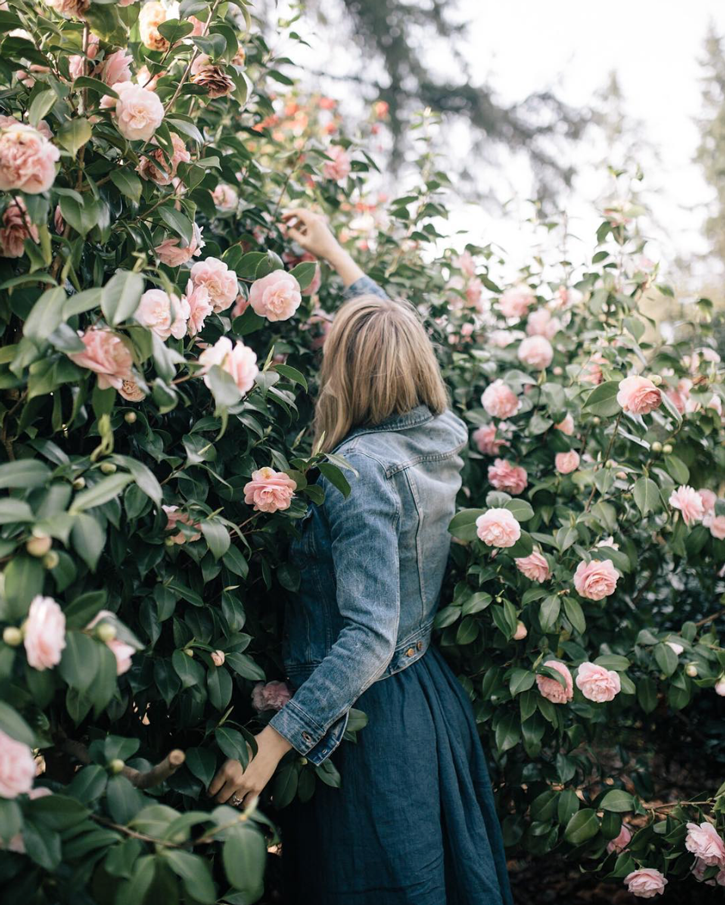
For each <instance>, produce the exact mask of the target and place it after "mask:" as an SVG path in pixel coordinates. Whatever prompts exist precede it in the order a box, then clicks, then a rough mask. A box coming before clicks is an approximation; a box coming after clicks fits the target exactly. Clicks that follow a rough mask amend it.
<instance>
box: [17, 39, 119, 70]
mask: <svg viewBox="0 0 725 905" xmlns="http://www.w3.org/2000/svg"><path fill="white" fill-rule="evenodd" d="M28 37H29V38H30V35H28ZM100 49H101V48H100V39H99V37H98V35H94V34H93V32H90V33H89V35H88V45H87V47H86V56H85V57H84V56H83V55H82V54H73V56H72V57H68V74H69V75H70V77H71V79H73V80H74V81H75V79H77V78H79V77H80V76H82V75H84V74H85V75H91V74H92V69H93V67H92V66H89V65H88V62H87V60H86V57H88V60H95V58H96V57H97V56H98V51H99V50H100ZM119 81H120V80H119Z"/></svg>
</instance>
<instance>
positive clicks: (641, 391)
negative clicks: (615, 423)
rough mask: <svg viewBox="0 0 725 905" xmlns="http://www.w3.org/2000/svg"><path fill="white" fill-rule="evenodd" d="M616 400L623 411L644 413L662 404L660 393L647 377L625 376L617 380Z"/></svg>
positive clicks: (635, 413) (637, 413)
mask: <svg viewBox="0 0 725 905" xmlns="http://www.w3.org/2000/svg"><path fill="white" fill-rule="evenodd" d="M617 402H618V403H619V404H620V405H621V406H622V410H623V411H625V412H631V414H633V415H646V414H647V413H648V412H651V411H653V410H654V409H656V408H659V407H660V405H661V404H662V393H661V392H660V390H659V387H656V386H655V385H654V384H653V383H652V381H651V380H650V379H649V377H639V376H637V375H635V376H632V377H625V378H624V380H620V382H619V392H618V393H617Z"/></svg>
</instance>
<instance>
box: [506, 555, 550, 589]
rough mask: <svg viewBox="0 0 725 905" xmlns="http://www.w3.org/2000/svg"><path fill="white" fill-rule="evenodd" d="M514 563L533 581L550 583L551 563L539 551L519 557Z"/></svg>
mask: <svg viewBox="0 0 725 905" xmlns="http://www.w3.org/2000/svg"><path fill="white" fill-rule="evenodd" d="M514 562H515V563H516V568H517V569H518V570H519V572H521V573H522V574H523V575H525V576H526V577H527V578H530V579H531V581H537V582H539V584H541V582H542V581H548V579H549V578H550V577H551V571H550V570H549V563H548V561H547V559H546V557H545V556H544V555H543V554H542V553H540V552H539V551H538V550H534V552H533V553H529V555H528V556H519V557H518V558H517V559H515V560H514Z"/></svg>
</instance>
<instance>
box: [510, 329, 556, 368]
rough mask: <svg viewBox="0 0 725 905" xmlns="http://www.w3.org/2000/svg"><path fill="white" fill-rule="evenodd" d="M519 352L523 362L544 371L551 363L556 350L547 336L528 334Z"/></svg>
mask: <svg viewBox="0 0 725 905" xmlns="http://www.w3.org/2000/svg"><path fill="white" fill-rule="evenodd" d="M517 354H518V357H519V361H521V362H523V364H525V365H528V366H529V367H530V368H535V369H536V370H537V371H543V370H544V368H548V367H549V365H550V364H551V360H552V359H553V357H554V350H553V348H552V347H551V343H550V342H549V340H548V339H547V338H546V337H545V336H527V337H526V339H524V340H523V341H522V342H521V345H520V346H519V351H518V353H517Z"/></svg>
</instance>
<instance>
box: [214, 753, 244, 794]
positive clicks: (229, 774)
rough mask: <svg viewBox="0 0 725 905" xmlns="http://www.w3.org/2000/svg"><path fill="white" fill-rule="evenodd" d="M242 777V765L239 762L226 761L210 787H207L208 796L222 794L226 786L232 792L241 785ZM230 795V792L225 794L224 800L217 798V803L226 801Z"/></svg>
mask: <svg viewBox="0 0 725 905" xmlns="http://www.w3.org/2000/svg"><path fill="white" fill-rule="evenodd" d="M243 777H244V770H242V765H241V764H240V763H239V761H237V760H228V761H226V762H225V763H224V765H223V766H222V767H221V768H220V769H219V770H217V774H216V776H215V777H214V779H213V780H212V781H211V785H210V786H209V794H210V795H222V794H224V791H225V790H226V788H227V786H229V787H230V789H231V790H232V791H233V790H234V789H236V788H238V787H239V786H240V785H241V784H242V780H243ZM220 790H221V791H220ZM230 795H231V792H229V793H228V794H227V796H226V798H223V799H222V798H219V797H217V801H226V800H227V798H229V796H230Z"/></svg>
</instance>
